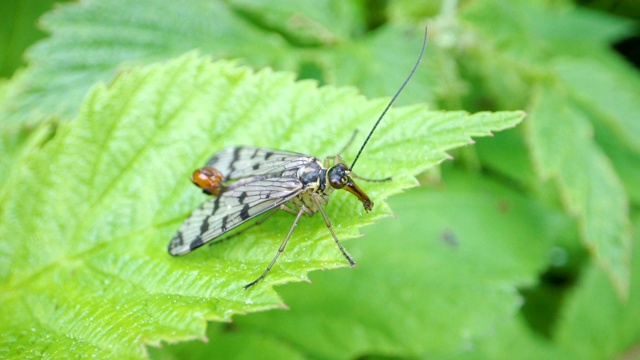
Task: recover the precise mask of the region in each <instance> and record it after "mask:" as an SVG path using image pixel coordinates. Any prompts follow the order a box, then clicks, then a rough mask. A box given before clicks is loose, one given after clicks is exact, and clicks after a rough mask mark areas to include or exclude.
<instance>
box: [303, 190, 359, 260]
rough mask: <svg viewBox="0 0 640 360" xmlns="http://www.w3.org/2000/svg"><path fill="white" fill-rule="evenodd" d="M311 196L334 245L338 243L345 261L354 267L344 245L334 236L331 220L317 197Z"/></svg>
mask: <svg viewBox="0 0 640 360" xmlns="http://www.w3.org/2000/svg"><path fill="white" fill-rule="evenodd" d="M311 198H312V199H313V202H315V203H316V205H317V206H318V209H319V210H320V213H321V214H322V217H323V218H324V223H325V224H326V225H327V228H328V229H329V232H330V233H331V236H333V240H335V241H336V245H338V247H339V248H340V251H342V255H344V257H345V258H346V259H347V261H348V262H349V265H351V267H355V266H356V262H355V261H353V259H352V258H351V256H349V254H347V250H345V248H344V246H342V244H341V243H340V240H338V237H337V236H336V233H335V232H334V231H333V226H332V225H331V220H329V217H328V216H327V213H326V212H325V211H324V208H323V207H322V204H320V201H318V198H317V197H315V196H311Z"/></svg>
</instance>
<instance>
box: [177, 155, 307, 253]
mask: <svg viewBox="0 0 640 360" xmlns="http://www.w3.org/2000/svg"><path fill="white" fill-rule="evenodd" d="M312 161H316V159H315V158H314V157H311V156H307V155H302V154H297V153H291V152H286V151H280V150H270V149H262V148H254V147H241V146H240V147H230V148H226V149H223V150H221V151H220V152H219V153H217V154H216V155H214V156H213V157H212V158H211V159H210V160H209V162H207V166H211V167H214V168H216V169H218V170H219V171H220V172H221V173H222V174H223V175H224V176H225V180H224V181H225V189H224V190H223V191H222V192H221V193H220V195H219V196H217V197H213V198H211V199H209V200H208V201H206V202H204V203H203V204H202V205H200V206H199V207H198V208H197V209H195V210H194V211H193V212H192V213H191V215H190V216H189V217H188V218H187V219H186V220H185V221H184V223H183V224H182V225H181V226H180V229H179V230H178V232H177V233H176V235H175V236H174V237H173V239H172V240H171V243H170V244H169V253H170V254H171V255H184V254H187V253H189V252H190V251H192V250H194V249H196V248H198V247H200V246H202V245H204V244H206V243H209V242H212V241H214V242H215V241H216V239H222V238H223V237H222V236H221V235H224V234H225V233H227V232H229V231H231V230H233V229H234V228H236V227H238V226H240V225H242V224H243V223H245V222H247V221H249V220H251V219H253V218H255V217H257V216H259V215H261V214H263V213H265V212H267V211H269V210H271V209H275V208H276V207H279V206H280V205H282V204H284V203H286V202H288V201H289V200H291V199H292V198H294V197H295V196H297V195H298V194H300V192H301V191H303V190H304V189H303V184H302V182H300V180H299V179H298V178H297V172H298V169H299V168H300V167H301V166H304V165H305V164H307V163H309V162H312Z"/></svg>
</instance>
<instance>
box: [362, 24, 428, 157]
mask: <svg viewBox="0 0 640 360" xmlns="http://www.w3.org/2000/svg"><path fill="white" fill-rule="evenodd" d="M425 47H427V28H426V27H425V28H424V39H423V40H422V49H421V50H420V55H419V56H418V61H416V64H415V65H414V66H413V69H411V72H410V73H409V76H408V77H407V79H406V80H405V81H404V82H403V83H402V86H400V89H398V91H397V92H396V94H395V95H393V98H391V101H389V104H387V107H386V108H384V111H383V112H382V114H380V117H379V118H378V121H376V123H375V125H373V129H371V131H370V132H369V135H367V138H366V139H365V140H364V143H363V144H362V146H361V147H360V150H358V155H356V158H355V160H353V163H351V168H350V170H353V167H354V166H355V165H356V161H358V158H359V157H360V154H362V150H364V147H365V146H366V145H367V143H368V142H369V139H371V135H373V132H374V131H376V128H377V127H378V124H380V121H382V118H383V117H384V115H385V114H386V113H387V111H389V108H390V107H391V105H393V103H394V102H395V101H396V99H397V98H398V95H400V93H401V92H402V90H403V89H404V87H405V86H406V85H407V84H408V83H409V80H411V77H412V76H413V73H415V72H416V70H417V69H418V65H420V60H422V55H423V54H424V48H425Z"/></svg>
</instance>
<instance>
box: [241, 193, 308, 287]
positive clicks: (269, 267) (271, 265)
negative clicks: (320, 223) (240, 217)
mask: <svg viewBox="0 0 640 360" xmlns="http://www.w3.org/2000/svg"><path fill="white" fill-rule="evenodd" d="M285 208H286V207H285ZM286 209H287V210H291V209H289V208H286ZM283 210H284V209H283ZM305 210H306V207H305V206H304V205H302V206H301V207H300V210H298V212H297V213H296V219H295V220H294V221H293V225H291V229H289V233H288V234H287V236H286V237H285V238H284V240H283V241H282V244H281V245H280V247H279V248H278V252H277V253H276V255H275V256H274V257H273V259H272V260H271V262H270V263H269V266H267V268H266V269H265V270H264V271H263V272H262V274H261V275H260V276H259V277H258V278H257V279H255V280H253V281H252V282H251V283H249V284H247V285H245V286H244V289H245V290H247V289H248V288H250V287H252V286H253V285H255V284H257V283H259V282H260V281H261V280H262V279H264V278H265V277H266V276H267V274H268V273H269V271H271V268H272V267H273V265H275V263H276V261H278V258H279V257H280V254H282V252H283V251H284V248H285V247H286V246H287V243H288V242H289V239H290V238H291V234H293V230H294V229H295V228H296V226H298V221H300V217H302V214H304V213H305ZM285 211H286V210H285Z"/></svg>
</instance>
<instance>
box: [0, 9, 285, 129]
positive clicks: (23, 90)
mask: <svg viewBox="0 0 640 360" xmlns="http://www.w3.org/2000/svg"><path fill="white" fill-rule="evenodd" d="M123 14H131V15H132V16H123ZM42 25H43V27H44V28H45V29H46V30H48V31H50V32H51V33H52V34H53V35H52V37H50V38H49V39H47V40H46V41H42V42H40V43H38V44H37V45H36V46H34V47H32V48H31V49H29V52H28V53H27V57H28V59H29V63H30V65H29V68H28V70H27V73H26V74H25V77H24V79H22V80H21V81H18V82H16V84H14V85H13V86H14V87H15V89H16V90H15V94H14V96H12V97H10V98H9V99H7V100H6V101H5V102H4V104H2V107H1V108H0V109H2V110H3V112H4V113H5V115H4V117H5V120H4V121H9V122H12V123H21V122H23V121H25V120H24V119H25V118H28V117H34V118H31V119H29V121H31V122H35V121H39V120H40V117H41V116H42V115H51V114H54V115H57V116H60V117H62V118H63V119H65V118H69V117H72V116H74V114H76V112H77V109H78V105H79V103H80V101H81V99H82V98H83V97H84V96H85V94H86V93H87V90H88V89H89V88H90V87H91V86H92V85H93V84H95V83H96V82H98V81H107V80H109V79H111V78H112V77H113V76H114V75H115V74H116V73H117V71H118V70H120V71H122V69H123V68H128V67H130V66H131V64H136V63H137V64H141V63H142V64H144V63H149V62H152V61H156V60H159V59H168V58H171V57H173V56H176V55H179V54H183V53H185V52H186V51H189V50H192V49H196V48H201V49H202V50H203V51H205V52H207V53H211V54H213V55H215V56H217V57H223V56H224V57H232V58H233V57H243V56H246V55H247V54H248V53H253V54H258V55H257V56H254V57H251V59H253V60H255V61H252V64H253V65H256V66H264V65H265V64H272V65H276V66H277V64H279V62H280V60H278V59H279V58H280V57H283V56H286V54H288V53H290V52H288V51H286V50H288V48H287V45H286V44H285V42H284V40H283V39H282V38H281V37H280V36H278V35H276V34H273V33H267V32H264V31H260V29H257V28H256V27H255V26H252V25H251V24H249V23H247V22H246V21H245V20H244V19H242V18H240V17H238V16H236V15H234V14H233V12H232V9H230V8H229V7H228V5H226V4H224V3H223V2H221V1H208V2H203V1H192V2H185V3H177V2H175V1H168V0H143V1H134V2H131V1H126V0H112V1H97V0H88V1H83V2H82V3H76V4H68V5H66V4H65V5H63V6H60V7H58V9H57V10H55V11H53V12H51V13H49V14H47V15H45V16H44V17H43V18H42ZM229 34H233V36H229ZM283 50H285V51H283Z"/></svg>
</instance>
